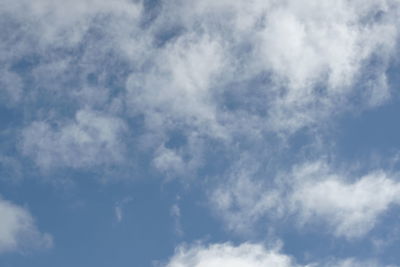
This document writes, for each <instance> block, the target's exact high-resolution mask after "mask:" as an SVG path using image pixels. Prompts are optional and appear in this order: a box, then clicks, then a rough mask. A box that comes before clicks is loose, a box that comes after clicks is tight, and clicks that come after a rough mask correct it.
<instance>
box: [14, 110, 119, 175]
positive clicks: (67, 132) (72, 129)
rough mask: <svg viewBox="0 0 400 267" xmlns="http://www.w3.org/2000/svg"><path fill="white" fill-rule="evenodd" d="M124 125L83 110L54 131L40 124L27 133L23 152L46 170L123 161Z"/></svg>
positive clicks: (116, 120) (30, 128)
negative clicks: (72, 119)
mask: <svg viewBox="0 0 400 267" xmlns="http://www.w3.org/2000/svg"><path fill="white" fill-rule="evenodd" d="M125 130H126V125H125V123H124V121H122V120H121V119H119V118H117V117H113V116H110V115H105V114H102V113H98V112H94V111H91V110H80V111H78V112H77V113H76V116H75V120H74V121H67V122H65V123H62V124H61V125H60V126H59V127H52V126H51V125H50V124H49V123H47V122H45V121H36V122H33V123H32V124H31V125H29V126H28V127H27V128H25V129H24V131H23V135H22V144H21V150H22V153H23V154H24V155H27V156H30V157H32V158H33V159H34V161H35V162H36V164H37V165H38V166H39V167H41V168H43V169H44V170H46V169H51V168H52V167H57V166H60V167H92V166H100V165H106V166H107V165H110V164H115V163H118V162H122V161H123V154H124V150H125V149H124V144H123V141H122V135H123V133H124V132H125Z"/></svg>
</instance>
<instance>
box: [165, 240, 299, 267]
mask: <svg viewBox="0 0 400 267" xmlns="http://www.w3.org/2000/svg"><path fill="white" fill-rule="evenodd" d="M166 266H167V267H186V266H192V267H220V266H230V267H258V266H260V267H261V266H262V267H265V266H274V267H291V266H295V265H293V263H292V260H291V259H290V257H288V256H286V255H284V254H280V253H279V252H278V251H266V250H265V248H264V247H263V246H261V245H257V244H246V243H245V244H242V245H240V246H236V247H235V246H232V245H231V244H228V243H225V244H213V245H210V246H209V247H203V246H193V247H189V248H185V247H181V248H179V249H178V250H177V251H176V253H175V255H174V256H173V257H172V258H171V260H170V262H169V263H168V264H167V265H166Z"/></svg>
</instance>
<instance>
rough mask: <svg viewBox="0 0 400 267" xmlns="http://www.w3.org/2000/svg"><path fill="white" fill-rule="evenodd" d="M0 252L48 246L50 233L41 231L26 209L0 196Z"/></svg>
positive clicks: (49, 244) (51, 242) (50, 238)
mask: <svg viewBox="0 0 400 267" xmlns="http://www.w3.org/2000/svg"><path fill="white" fill-rule="evenodd" d="M0 214H1V215H0V253H5V252H16V251H25V250H26V249H32V248H35V249H43V248H50V247H51V246H52V244H53V241H52V237H51V235H49V234H47V233H41V232H40V231H39V230H38V229H37V227H36V225H35V221H34V218H33V217H32V215H31V214H30V213H29V211H27V210H26V209H24V208H22V207H20V206H18V205H15V204H13V203H11V202H9V201H6V200H4V199H2V198H0Z"/></svg>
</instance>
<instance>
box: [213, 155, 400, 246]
mask: <svg viewBox="0 0 400 267" xmlns="http://www.w3.org/2000/svg"><path fill="white" fill-rule="evenodd" d="M238 170H239V171H238V172H237V173H235V172H233V173H232V177H231V178H230V179H229V180H228V181H229V182H228V183H227V182H225V183H224V184H223V185H221V186H219V187H217V188H216V189H215V190H213V191H212V193H211V195H210V199H211V202H212V206H213V207H214V209H216V210H217V212H216V213H217V214H220V216H221V217H222V218H223V220H224V222H225V223H226V224H227V227H228V229H229V230H232V231H235V232H238V233H246V232H249V231H250V229H253V228H254V225H255V224H257V223H260V222H261V221H265V222H266V221H268V222H269V223H278V222H280V221H282V218H287V217H290V216H295V217H296V220H295V221H296V223H295V225H291V226H292V227H293V226H296V224H297V226H300V227H301V228H305V227H307V226H311V225H323V226H324V227H325V228H326V229H328V231H329V233H330V234H332V235H334V236H336V237H345V238H347V239H353V238H360V237H363V236H365V235H366V234H367V233H368V232H369V231H370V230H371V229H373V228H374V227H375V225H376V224H377V223H378V222H379V221H380V220H379V218H380V217H381V216H382V215H383V214H385V212H386V211H388V210H389V209H390V208H391V207H392V206H393V205H399V204H400V197H399V195H400V183H399V182H398V181H397V180H396V178H395V177H396V176H395V175H392V174H389V173H385V172H384V171H381V170H378V171H373V172H370V173H368V174H366V175H364V176H361V177H354V176H351V175H350V174H347V173H341V172H335V171H334V170H332V169H331V168H330V167H329V166H327V164H326V163H324V162H310V163H305V164H302V165H298V166H296V167H294V168H293V171H292V173H289V174H285V175H282V176H279V177H278V178H276V179H275V182H274V185H271V184H270V185H269V186H268V185H267V184H266V183H264V182H263V181H262V180H260V179H255V178H254V177H252V176H255V172H253V173H249V172H248V171H246V168H244V169H240V168H239V169H238ZM291 221H292V220H291Z"/></svg>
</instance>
